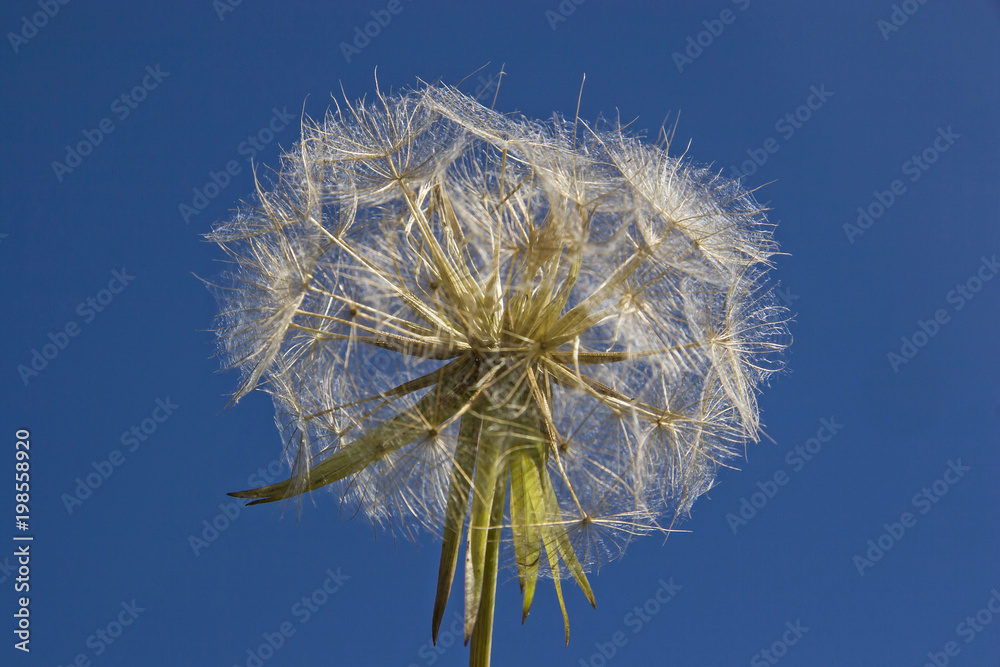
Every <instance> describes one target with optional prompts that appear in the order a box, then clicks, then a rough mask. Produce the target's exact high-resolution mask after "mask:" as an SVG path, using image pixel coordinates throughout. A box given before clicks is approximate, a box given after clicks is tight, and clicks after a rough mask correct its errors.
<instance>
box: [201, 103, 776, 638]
mask: <svg viewBox="0 0 1000 667" xmlns="http://www.w3.org/2000/svg"><path fill="white" fill-rule="evenodd" d="M668 149H669V146H667V145H664V144H663V143H660V144H649V143H645V142H643V141H641V140H640V139H639V138H636V137H633V136H629V135H627V134H626V132H625V131H624V130H623V129H622V128H621V127H620V126H619V125H617V124H611V123H606V122H603V121H602V122H598V123H594V124H588V123H585V122H583V121H580V120H579V119H567V118H562V117H560V116H555V117H554V118H553V119H552V120H551V121H550V122H547V123H542V122H538V121H531V120H527V119H524V118H521V117H518V116H512V115H503V114H501V113H498V112H496V111H493V110H491V109H488V108H486V107H485V106H483V105H481V104H479V103H478V102H477V101H476V100H474V99H472V98H470V97H468V96H466V95H463V94H462V93H460V92H458V91H457V90H455V89H453V88H450V87H447V86H443V85H425V86H422V87H420V88H417V89H415V90H408V91H403V92H401V93H398V94H394V95H383V94H382V93H379V94H378V95H377V96H376V97H375V98H374V99H373V100H371V101H364V100H362V101H360V102H357V103H354V104H344V105H339V106H338V107H337V108H336V110H334V111H331V112H330V113H328V114H327V115H326V116H325V117H324V118H323V119H321V120H317V121H310V120H305V121H304V122H303V136H302V140H301V141H300V143H299V144H297V145H296V146H295V147H294V148H293V149H291V150H290V151H289V152H288V153H287V154H286V155H285V156H284V158H283V161H282V164H281V167H280V168H279V169H278V171H277V172H276V174H275V176H274V178H273V183H271V184H270V186H269V187H268V186H263V185H262V186H260V187H259V191H258V195H257V200H256V202H255V203H254V204H253V205H251V206H247V207H245V208H244V209H243V210H242V211H240V213H239V214H237V215H236V216H235V217H234V218H233V219H232V220H231V221H228V222H226V223H223V224H220V225H219V226H218V227H217V228H216V229H215V230H214V232H213V233H212V234H211V235H210V238H211V239H212V240H214V241H216V242H218V243H220V244H221V245H222V246H223V247H224V248H225V250H226V252H227V253H228V255H229V257H230V260H231V262H232V269H231V271H230V272H229V273H228V274H227V277H226V279H227V281H228V284H226V285H224V286H223V287H222V288H220V289H219V290H218V294H219V297H220V301H221V303H222V311H221V314H220V316H219V322H220V324H219V334H220V340H221V345H222V347H223V349H224V351H225V353H226V355H227V361H228V363H229V364H230V365H231V366H235V367H239V368H240V369H241V370H242V372H243V378H244V379H243V383H242V385H241V386H240V389H239V391H238V392H237V394H236V396H235V397H234V398H235V399H237V400H238V399H239V398H241V397H242V396H244V395H245V394H246V393H247V392H249V391H250V390H251V389H253V388H254V387H260V388H262V389H264V390H265V391H267V392H269V393H271V394H272V396H273V398H274V401H275V405H276V407H277V413H278V426H279V430H280V431H281V433H282V437H283V439H284V444H285V446H286V448H287V449H286V456H287V458H288V461H289V462H290V464H291V466H292V470H293V476H292V479H291V480H289V482H287V483H283V484H278V485H272V486H270V487H264V488H263V489H258V490H253V491H247V492H242V494H237V495H241V496H242V497H248V498H256V499H257V502H267V501H271V500H278V499H281V498H284V497H289V496H293V495H296V494H300V493H302V492H305V491H308V490H312V489H315V488H319V487H321V486H327V485H330V486H331V488H334V489H335V490H336V493H337V494H338V495H339V497H340V498H341V500H342V503H343V507H344V508H345V510H344V511H345V512H346V513H347V514H348V515H353V514H354V513H356V512H359V511H363V512H364V513H365V514H366V515H367V516H368V517H370V519H371V520H372V521H374V522H376V523H378V524H385V525H391V526H393V527H394V528H395V527H397V526H398V527H399V528H400V529H402V530H405V531H406V532H415V531H416V530H417V529H421V528H425V529H428V530H430V531H433V532H435V533H437V534H439V535H442V537H443V539H444V546H443V554H444V555H443V556H442V571H441V575H440V576H441V581H442V582H445V580H447V582H446V583H448V584H449V586H450V581H451V578H450V577H451V576H453V574H454V567H455V565H454V560H452V561H451V566H450V567H451V569H450V570H449V569H448V566H447V562H448V559H447V558H445V555H447V554H448V553H452V551H451V550H453V549H457V546H455V545H456V544H457V542H456V540H457V539H458V537H457V536H460V535H462V534H463V529H464V528H466V526H467V534H468V538H467V539H468V542H467V550H468V554H469V555H468V559H469V560H467V563H468V564H467V568H470V569H468V570H467V575H466V577H467V578H466V581H467V582H471V583H470V584H468V585H467V589H466V604H467V620H466V628H467V631H469V629H470V628H471V627H472V626H473V625H474V620H475V613H477V612H476V609H477V608H478V605H479V597H478V596H479V595H481V594H482V590H483V589H482V582H483V577H484V576H490V575H489V574H488V573H489V572H492V573H493V574H492V576H494V577H495V574H496V568H497V567H498V565H497V560H496V559H497V556H496V553H497V552H496V550H493V551H491V547H489V546H488V545H489V544H490V543H491V542H490V541H489V540H487V539H486V537H485V536H486V535H487V533H489V534H490V535H493V536H494V537H491V538H490V540H494V541H495V539H503V540H505V544H506V545H507V546H506V552H507V554H508V556H511V555H512V558H510V559H509V560H508V561H507V562H508V563H510V564H511V565H512V566H514V567H516V568H517V571H518V577H519V579H520V580H521V583H522V588H523V589H524V590H525V591H526V593H525V597H526V602H525V604H526V607H525V613H526V612H527V608H528V607H530V597H531V591H533V586H534V584H533V582H534V581H535V579H536V578H537V577H538V576H542V575H546V574H548V575H549V576H552V577H553V578H555V579H556V580H557V581H558V579H560V578H564V577H566V576H571V577H572V578H574V579H575V580H576V582H577V583H578V584H579V585H580V586H581V587H582V588H583V589H584V590H585V592H586V593H587V594H588V596H590V595H591V593H590V592H589V584H587V582H586V578H585V575H584V572H585V571H586V570H587V568H589V567H590V566H593V565H600V564H601V563H603V562H605V561H607V560H608V559H609V558H612V557H616V556H618V555H620V553H621V552H622V551H623V550H624V548H625V546H626V545H627V544H628V542H629V541H630V540H631V539H632V538H633V537H635V536H637V535H642V534H645V533H648V532H650V531H654V530H665V528H664V526H665V525H667V526H669V525H672V523H673V521H674V519H676V518H677V517H678V516H680V515H684V514H686V513H687V512H689V510H690V508H691V506H692V503H694V501H695V500H696V499H697V497H698V496H700V495H701V494H703V493H704V492H705V491H707V490H708V489H709V488H711V486H712V484H713V481H714V479H715V475H716V472H717V470H718V468H719V467H720V466H724V465H726V462H727V461H728V460H729V459H731V458H732V457H733V455H734V453H735V451H736V449H737V448H738V447H739V446H740V445H742V443H744V442H745V441H746V440H747V439H756V438H757V437H758V434H759V432H760V421H759V413H758V405H757V399H756V395H757V392H758V387H759V386H760V385H761V384H762V383H763V382H764V381H766V379H767V378H768V376H769V375H770V374H771V373H773V372H775V371H776V370H778V369H779V368H780V353H781V350H782V348H783V347H784V346H785V345H786V344H787V325H786V319H787V318H786V315H785V311H784V309H783V308H782V307H780V306H778V305H777V304H776V302H775V300H774V298H773V296H772V295H771V293H770V289H769V286H768V283H767V271H768V269H769V268H770V266H771V264H770V262H771V258H772V256H773V255H774V254H775V253H776V252H777V247H776V244H775V243H774V241H773V239H772V235H771V231H772V229H771V226H770V225H769V224H768V223H767V220H766V217H765V211H764V209H763V208H762V207H761V206H760V205H759V204H757V202H756V201H755V199H754V197H753V195H752V194H751V193H749V192H747V191H746V190H744V189H743V188H742V187H741V185H740V184H739V183H738V182H734V181H730V180H728V179H725V178H723V177H721V176H720V175H718V174H714V173H712V172H710V171H708V170H706V169H704V168H700V167H697V166H695V165H693V164H692V163H691V162H690V161H688V160H687V159H686V158H684V157H674V156H671V155H669V154H668ZM666 529H669V528H666ZM490 554H493V555H490ZM491 563H492V564H491ZM484 568H485V569H484ZM484 572H486V573H487V574H483V573H484ZM442 586H443V584H442ZM557 590H558V589H557ZM442 591H443V593H442ZM442 595H443V596H444V600H445V601H446V600H447V587H445V588H439V602H440V601H441V596H442ZM560 596H561V593H560ZM490 604H492V603H490ZM469 609H471V611H469ZM436 613H437V611H436ZM470 613H471V614H472V617H469V616H468V614H470ZM470 618H471V619H472V620H470ZM439 620H440V619H439V617H436V620H435V623H438V622H439ZM435 627H436V626H435Z"/></svg>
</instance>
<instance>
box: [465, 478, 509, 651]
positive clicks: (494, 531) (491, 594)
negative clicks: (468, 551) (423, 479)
mask: <svg viewBox="0 0 1000 667" xmlns="http://www.w3.org/2000/svg"><path fill="white" fill-rule="evenodd" d="M506 490H507V477H506V475H499V476H497V481H496V488H495V489H494V492H493V510H492V511H491V512H490V529H489V538H488V541H487V543H486V562H485V566H484V568H483V590H482V596H481V598H480V601H479V613H478V615H477V616H476V626H475V629H474V630H473V631H472V645H471V646H470V647H469V667H489V666H490V651H491V649H492V645H493V610H494V607H495V605H496V592H497V570H498V568H499V562H500V531H501V529H502V528H503V507H504V495H505V492H506Z"/></svg>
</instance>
